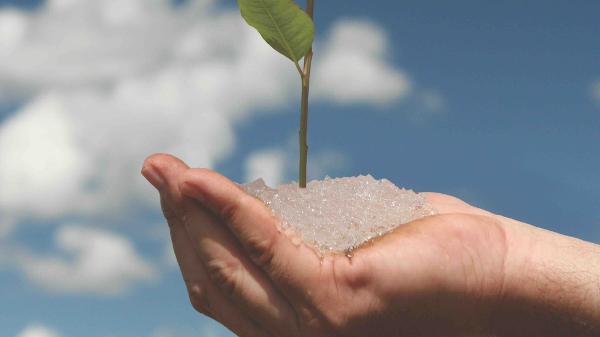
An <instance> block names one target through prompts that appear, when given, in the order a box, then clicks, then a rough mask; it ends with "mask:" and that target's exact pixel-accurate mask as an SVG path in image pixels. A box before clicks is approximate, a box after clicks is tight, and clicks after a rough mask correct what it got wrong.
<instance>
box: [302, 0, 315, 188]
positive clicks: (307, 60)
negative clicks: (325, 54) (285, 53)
mask: <svg viewBox="0 0 600 337" xmlns="http://www.w3.org/2000/svg"><path fill="white" fill-rule="evenodd" d="M314 8H315V5H314V0H306V13H307V14H308V16H310V18H311V19H312V18H313V12H314ZM312 58H313V51H312V48H310V49H309V50H308V52H307V53H306V55H305V56H304V69H302V73H301V76H300V77H301V79H302V100H301V103H300V131H299V136H300V137H299V145H300V146H299V148H300V162H299V170H298V173H299V177H298V185H299V186H300V188H306V163H307V161H308V144H307V141H306V138H307V134H308V93H309V89H310V68H311V65H312Z"/></svg>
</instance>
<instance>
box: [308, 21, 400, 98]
mask: <svg viewBox="0 0 600 337" xmlns="http://www.w3.org/2000/svg"><path fill="white" fill-rule="evenodd" d="M388 51H389V41H388V39H387V37H386V36H385V33H384V31H383V30H382V29H381V28H380V27H379V26H377V25H376V24H374V23H371V22H368V21H356V20H348V19H347V20H341V21H339V22H337V23H336V24H335V25H334V27H333V29H332V32H331V33H330V36H329V40H328V43H327V44H325V45H323V48H322V49H319V50H318V51H317V52H318V53H317V56H316V58H315V70H314V71H315V75H314V77H313V78H314V90H313V92H314V93H315V94H316V96H317V97H327V98H331V99H333V100H334V101H335V102H339V103H357V102H360V103H374V104H385V103H389V102H391V101H393V100H395V99H398V98H401V97H403V96H405V95H407V94H408V93H409V92H410V89H411V84H410V80H409V79H408V77H407V76H406V75H405V74H404V73H403V72H401V71H399V70H398V69H396V68H395V67H394V66H393V65H392V64H391V63H389V62H387V61H386V56H387V53H388Z"/></svg>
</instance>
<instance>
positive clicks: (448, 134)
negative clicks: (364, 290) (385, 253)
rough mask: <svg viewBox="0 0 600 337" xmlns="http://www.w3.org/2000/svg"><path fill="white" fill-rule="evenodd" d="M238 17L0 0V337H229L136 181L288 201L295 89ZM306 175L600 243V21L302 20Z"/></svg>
mask: <svg viewBox="0 0 600 337" xmlns="http://www.w3.org/2000/svg"><path fill="white" fill-rule="evenodd" d="M234 5H235V2H233V1H228V2H225V1H217V0H189V1H168V0H50V1H29V0H10V1H7V0H0V299H1V300H0V335H2V336H9V337H10V336H15V337H82V336H85V337H132V336H136V337H140V336H141V337H189V336H207V337H221V336H230V334H229V333H227V331H226V330H225V329H224V328H222V327H220V326H219V325H218V324H217V323H213V322H210V321H209V320H207V319H205V318H203V317H200V315H198V314H196V313H195V312H194V311H193V309H192V308H191V306H190V305H189V303H188V300H187V295H186V292H185V288H184V286H183V282H182V281H181V279H180V275H179V270H178V268H177V266H176V262H175V261H174V257H173V255H172V253H171V247H170V242H169V240H168V233H167V229H166V225H165V224H164V221H163V220H162V218H161V215H160V213H159V211H160V210H159V206H158V199H157V196H156V194H155V193H154V191H153V190H152V189H151V188H150V187H149V186H148V185H147V184H146V182H145V181H144V180H143V179H142V178H141V176H140V175H139V171H140V168H141V163H142V161H143V159H144V158H145V157H146V156H147V155H149V154H151V153H154V152H169V153H173V154H176V155H178V156H180V157H181V158H182V159H184V160H185V161H187V162H188V163H190V164H191V165H193V166H205V167H211V168H214V169H216V170H218V171H220V172H222V173H223V174H225V175H227V176H229V177H231V178H232V179H234V180H236V181H248V180H251V179H253V178H256V177H258V176H263V177H265V178H266V179H267V181H268V182H271V183H278V182H282V181H289V180H293V179H296V178H295V177H296V165H297V164H296V160H297V159H296V158H297V154H296V152H297V149H296V146H295V144H296V138H295V137H296V130H297V122H298V112H297V110H298V102H299V97H298V95H299V81H298V79H297V78H296V76H297V74H296V73H295V69H294V67H293V65H292V64H291V63H289V62H288V61H287V60H286V59H284V58H283V57H282V56H280V55H278V54H276V53H275V52H272V51H271V50H270V49H269V47H268V46H267V45H266V44H264V42H263V41H261V40H260V38H259V36H258V35H257V34H256V33H255V32H254V31H252V30H251V29H250V28H248V27H246V26H245V25H244V23H243V22H242V21H241V18H240V17H239V13H238V12H237V9H236V7H235V6H234ZM315 14H316V17H315V20H316V26H317V36H318V37H317V41H316V44H315V65H314V68H313V91H312V93H311V94H312V96H311V107H310V122H309V123H310V125H309V145H310V153H309V161H310V175H311V176H312V177H316V178H322V177H323V176H325V175H330V176H349V175H357V174H366V173H370V174H372V175H374V176H375V177H378V178H384V177H385V178H388V179H390V180H391V181H393V182H395V183H396V184H397V185H399V186H406V187H408V188H412V189H415V190H417V191H438V192H443V193H448V194H452V195H455V196H458V197H460V198H462V199H464V200H466V201H467V202H469V203H472V204H475V205H477V206H479V207H482V208H486V209H488V210H491V211H493V212H496V213H500V214H503V215H506V216H509V217H513V218H516V219H519V220H522V221H525V222H528V223H531V224H535V225H537V226H540V227H544V228H548V229H550V230H554V231H558V232H560V233H564V234H567V235H572V236H576V237H579V238H581V239H584V240H588V241H592V242H596V243H600V156H599V145H600V43H599V40H598V36H600V2H598V1H595V0H588V1H566V0H565V1H561V0H556V1H541V0H536V1H531V0H520V1H497V2H489V1H488V2H481V1H462V0H458V1H452V2H448V1H393V2H392V1H389V2H386V1H356V0H346V1H319V0H317V1H316V10H315Z"/></svg>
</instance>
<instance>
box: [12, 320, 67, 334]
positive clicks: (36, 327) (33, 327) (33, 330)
mask: <svg viewBox="0 0 600 337" xmlns="http://www.w3.org/2000/svg"><path fill="white" fill-rule="evenodd" d="M59 336H60V335H59V334H58V333H57V332H56V331H54V330H52V329H50V328H48V327H45V326H43V325H40V324H37V323H34V324H30V325H28V326H27V327H25V329H23V331H21V332H20V333H19V334H18V335H17V336H16V337H59Z"/></svg>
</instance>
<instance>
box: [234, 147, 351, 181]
mask: <svg viewBox="0 0 600 337" xmlns="http://www.w3.org/2000/svg"><path fill="white" fill-rule="evenodd" d="M297 156H298V154H297V150H296V148H295V146H293V145H292V143H289V144H288V145H287V146H284V147H271V148H265V149H260V150H257V151H254V152H252V153H250V155H249V156H248V157H247V158H246V160H245V162H244V167H245V181H246V182H250V181H253V180H256V179H258V178H263V180H264V181H265V183H266V184H267V185H269V186H271V187H275V186H277V185H279V184H281V183H284V182H287V181H289V180H297V174H298V157H297ZM347 164H348V158H347V157H346V156H345V155H344V154H342V153H340V152H338V151H335V150H327V149H326V150H321V151H319V152H316V153H310V155H309V158H308V167H307V171H308V174H307V178H308V179H309V180H312V179H322V178H324V177H325V176H326V175H331V174H334V173H335V172H336V171H338V170H341V169H343V168H344V167H345V166H346V165H347Z"/></svg>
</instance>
